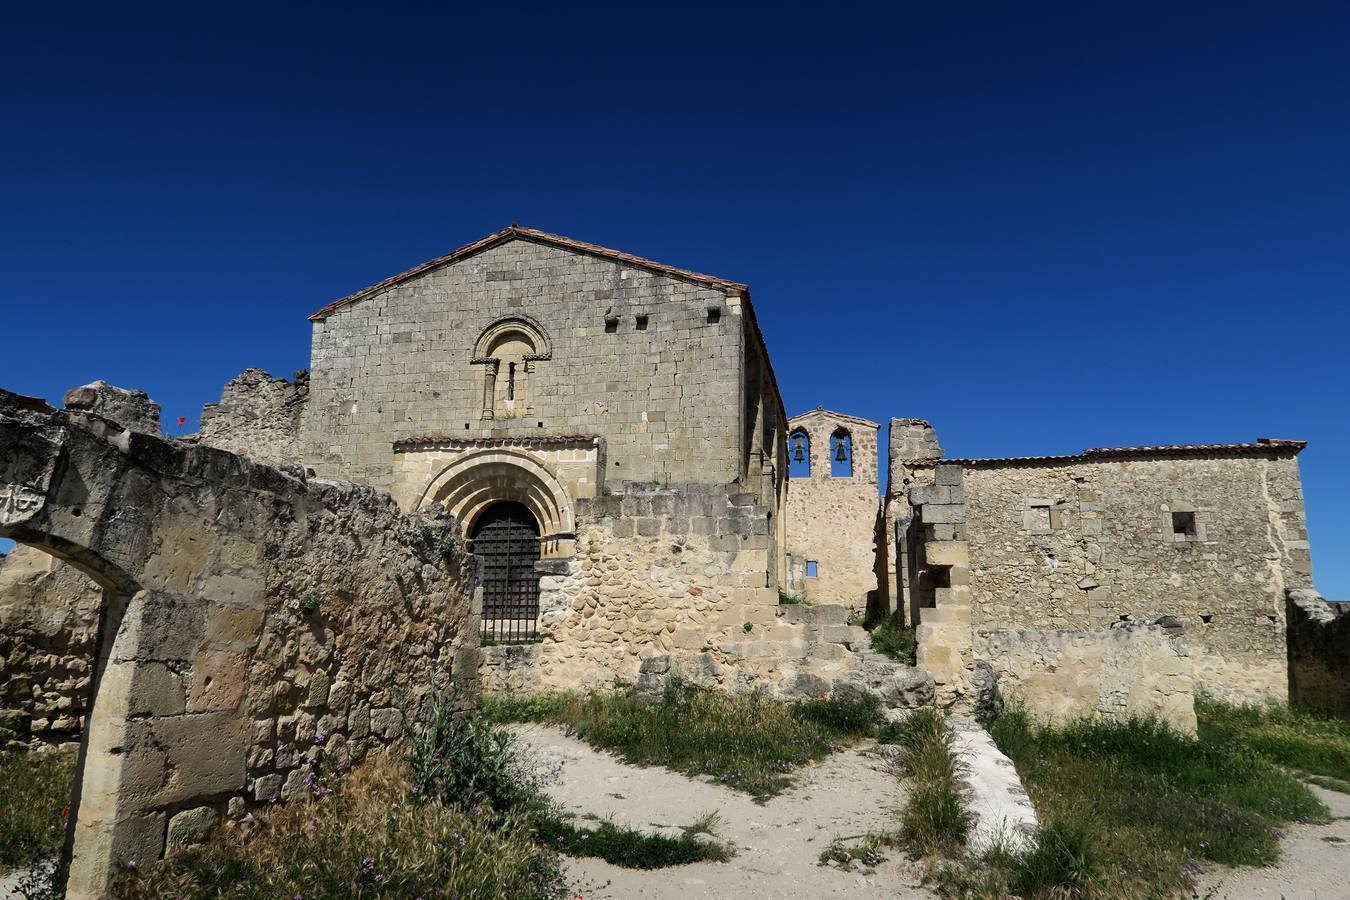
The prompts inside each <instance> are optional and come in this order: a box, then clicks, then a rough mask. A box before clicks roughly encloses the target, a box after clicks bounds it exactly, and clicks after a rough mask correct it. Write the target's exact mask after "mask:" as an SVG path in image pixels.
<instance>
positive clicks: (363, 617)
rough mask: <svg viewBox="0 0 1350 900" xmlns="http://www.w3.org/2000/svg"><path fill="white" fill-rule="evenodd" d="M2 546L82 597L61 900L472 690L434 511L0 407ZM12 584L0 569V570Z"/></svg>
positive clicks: (462, 604)
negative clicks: (86, 709)
mask: <svg viewBox="0 0 1350 900" xmlns="http://www.w3.org/2000/svg"><path fill="white" fill-rule="evenodd" d="M0 442H3V443H4V446H6V448H7V450H9V452H8V453H6V454H4V455H3V456H0V536H5V537H10V538H13V539H15V540H17V541H19V542H20V543H23V544H29V545H32V546H36V547H40V548H42V549H43V550H45V551H47V552H51V553H55V554H60V555H61V556H63V557H64V558H65V559H66V560H67V561H68V562H71V563H73V564H75V565H78V567H79V568H80V569H81V571H84V572H86V573H87V574H89V575H90V576H91V577H93V578H95V579H96V580H98V581H99V583H100V584H102V585H103V586H104V592H105V598H104V600H103V603H102V604H101V610H100V615H101V616H102V617H103V619H104V622H103V623H102V625H101V629H102V631H103V633H104V634H106V635H107V643H106V644H105V646H104V647H103V648H100V650H99V651H98V654H97V657H96V661H95V662H94V668H95V670H96V671H99V670H100V669H101V675H100V676H99V679H98V681H99V683H98V687H97V700H96V701H95V705H94V708H93V712H92V715H91V717H90V719H91V720H90V723H89V727H88V729H87V736H86V740H87V754H88V756H87V760H86V763H85V766H84V769H83V774H82V779H81V783H82V787H81V789H80V790H81V799H80V802H79V806H78V810H77V817H76V819H75V826H74V832H75V858H74V861H73V863H72V867H71V886H72V887H71V889H70V896H71V897H93V896H100V895H101V892H102V890H103V889H104V888H105V887H106V883H107V879H108V877H109V876H110V875H111V873H113V872H115V871H116V870H117V869H118V867H119V866H120V865H121V864H122V863H124V862H125V861H126V860H128V859H136V860H148V859H155V858H157V857H159V856H160V855H161V854H162V853H164V852H165V850H166V848H167V849H168V850H169V851H172V850H173V849H175V848H177V847H180V846H182V845H183V844H185V843H187V842H190V841H191V840H194V839H196V838H197V837H199V836H200V835H201V834H202V833H203V832H204V830H205V829H207V828H208V827H209V826H210V825H211V824H212V823H214V822H215V821H217V820H218V819H219V818H220V817H221V816H222V815H225V814H233V815H239V814H241V813H243V812H244V811H245V810H246V809H248V808H249V807H250V806H251V805H253V804H259V803H266V802H269V801H271V800H272V799H273V798H280V799H284V798H286V797H289V796H293V795H294V794H295V793H296V792H297V791H300V790H303V789H304V788H305V786H306V778H307V776H308V774H309V772H310V771H311V769H310V767H309V766H308V761H309V760H310V759H312V758H314V757H315V756H316V755H317V754H319V753H320V752H322V753H323V755H324V756H325V757H326V759H327V764H329V765H333V766H337V767H339V768H340V767H342V766H345V765H347V764H349V763H350V762H351V761H352V760H354V759H357V758H359V757H360V756H362V755H363V754H364V753H365V752H367V751H368V750H369V749H370V748H371V747H374V746H377V745H380V744H383V743H387V742H388V741H391V740H393V739H395V738H397V737H398V736H399V735H400V734H401V732H402V729H403V725H404V717H403V711H402V708H401V707H402V706H403V703H402V702H401V701H404V700H406V704H407V708H408V710H409V713H410V714H415V713H416V711H417V708H418V700H419V690H420V687H421V685H423V684H424V682H425V677H426V676H425V673H426V670H427V669H428V667H435V668H437V669H440V670H442V671H449V670H453V671H454V673H455V674H456V675H457V676H458V677H460V678H463V679H470V680H471V679H473V678H474V677H475V675H476V671H477V662H478V661H477V656H476V653H477V651H476V643H477V632H476V630H475V629H474V628H473V627H472V618H471V605H470V599H469V597H468V594H467V591H466V589H465V586H466V583H467V579H468V578H469V572H468V571H467V562H466V561H467V560H468V558H469V557H468V554H467V553H466V552H465V548H464V545H463V542H462V540H460V537H459V534H458V526H457V524H456V523H455V522H454V521H453V520H452V519H450V518H449V517H447V516H445V515H444V513H443V512H442V511H440V510H439V509H438V508H437V507H432V508H429V509H424V510H421V511H419V512H417V513H415V514H411V515H404V514H403V513H401V512H400V511H399V509H398V506H397V505H396V503H395V502H394V500H393V498H392V497H390V496H389V495H388V494H384V493H382V492H379V491H376V490H375V489H373V488H369V487H364V486H357V485H352V484H350V483H346V482H328V481H309V480H306V478H305V475H304V472H305V470H304V469H303V468H301V467H298V466H290V467H281V468H276V467H269V466H264V465H260V464H255V463H252V462H250V461H248V460H246V459H244V458H242V457H239V456H236V455H234V454H230V453H227V452H224V451H220V450H215V449H212V448H208V447H202V446H192V445H189V444H185V443H182V442H171V441H164V440H160V439H157V438H154V437H150V436H147V435H143V434H138V433H136V432H133V431H129V430H124V429H122V428H121V427H120V426H118V425H117V424H115V423H113V422H110V421H108V420H106V419H102V418H98V417H95V416H91V415H85V414H81V413H72V412H61V411H57V410H53V409H51V408H50V407H48V406H46V404H44V403H42V402H41V401H39V400H34V399H31V398H23V397H18V396H16V395H13V394H8V393H6V392H3V391H0ZM6 568H8V563H6Z"/></svg>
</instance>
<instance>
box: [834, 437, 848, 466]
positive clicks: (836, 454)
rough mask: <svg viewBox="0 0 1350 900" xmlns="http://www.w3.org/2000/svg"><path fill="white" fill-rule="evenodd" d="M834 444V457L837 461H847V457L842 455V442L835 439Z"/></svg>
mask: <svg viewBox="0 0 1350 900" xmlns="http://www.w3.org/2000/svg"><path fill="white" fill-rule="evenodd" d="M834 446H835V451H834V458H835V459H836V460H838V461H839V462H848V457H847V456H845V455H844V442H843V441H835V442H834Z"/></svg>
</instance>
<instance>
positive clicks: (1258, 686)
mask: <svg viewBox="0 0 1350 900" xmlns="http://www.w3.org/2000/svg"><path fill="white" fill-rule="evenodd" d="M964 476H965V477H964V482H965V484H964V490H965V499H966V501H967V509H966V514H967V522H966V536H967V538H968V542H969V555H970V566H971V577H972V585H973V590H974V596H973V600H974V605H973V616H974V619H973V621H974V625H975V627H976V629H981V628H1033V629H1047V628H1050V629H1071V630H1078V629H1083V628H1103V627H1105V626H1106V625H1108V624H1110V623H1112V622H1116V621H1121V620H1130V621H1146V622H1152V621H1156V620H1157V619H1159V618H1160V617H1162V616H1173V617H1175V618H1177V619H1178V620H1180V621H1181V623H1182V624H1184V626H1185V629H1186V636H1187V642H1188V644H1189V646H1190V648H1191V654H1192V662H1193V666H1194V670H1195V677H1196V679H1197V680H1198V681H1200V682H1201V683H1203V684H1204V685H1205V687H1206V689H1207V690H1209V691H1211V692H1212V693H1214V694H1216V695H1218V696H1220V697H1222V698H1224V699H1229V700H1237V701H1257V700H1266V699H1273V700H1284V699H1286V698H1287V675H1286V671H1287V663H1286V652H1285V604H1284V593H1285V589H1286V588H1291V587H1302V586H1306V585H1307V584H1308V583H1309V581H1310V578H1311V568H1310V563H1309V557H1308V550H1307V547H1308V545H1307V532H1306V528H1305V524H1304V519H1303V502H1302V493H1301V488H1300V485H1299V478H1298V468H1297V462H1296V460H1295V458H1294V456H1293V454H1292V453H1291V452H1287V451H1283V450H1279V449H1272V450H1271V451H1270V452H1267V453H1261V452H1251V453H1247V454H1245V455H1235V454H1231V455H1225V454H1214V455H1196V454H1189V455H1168V454H1138V455H1136V456H1134V457H1127V458H1118V459H1102V460H1092V459H1078V460H1073V461H1066V462H1060V461H1055V460H1047V461H1043V462H1036V461H1010V462H1007V463H1006V464H1003V463H999V462H996V461H992V462H977V463H965V464H964ZM1174 512H1178V513H1186V514H1190V515H1193V516H1194V519H1195V523H1196V528H1195V531H1196V533H1195V534H1194V535H1193V536H1187V535H1179V534H1175V533H1174V523H1173V517H1172V513H1174Z"/></svg>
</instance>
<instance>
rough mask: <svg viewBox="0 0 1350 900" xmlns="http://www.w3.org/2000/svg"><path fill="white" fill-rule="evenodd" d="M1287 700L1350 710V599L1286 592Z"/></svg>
mask: <svg viewBox="0 0 1350 900" xmlns="http://www.w3.org/2000/svg"><path fill="white" fill-rule="evenodd" d="M1289 702H1290V703H1292V704H1294V705H1296V706H1298V707H1300V708H1302V709H1311V710H1318V711H1321V712H1329V713H1338V714H1342V715H1343V714H1345V713H1350V603H1328V602H1327V601H1326V600H1325V599H1323V597H1322V596H1321V595H1320V594H1318V593H1317V592H1316V591H1313V590H1308V589H1301V590H1293V591H1290V592H1289Z"/></svg>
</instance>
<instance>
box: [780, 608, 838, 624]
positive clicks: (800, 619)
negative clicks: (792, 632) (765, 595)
mask: <svg viewBox="0 0 1350 900" xmlns="http://www.w3.org/2000/svg"><path fill="white" fill-rule="evenodd" d="M778 610H779V612H780V614H781V615H782V617H783V620H784V621H785V622H787V623H789V624H798V625H847V624H848V617H849V613H850V610H849V608H848V607H847V606H838V605H835V604H833V603H821V604H818V605H808V604H805V603H788V604H784V605H782V606H780V607H778Z"/></svg>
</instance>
